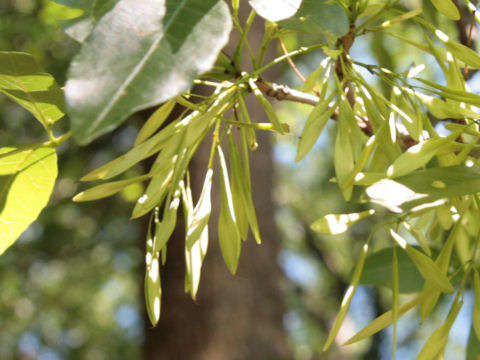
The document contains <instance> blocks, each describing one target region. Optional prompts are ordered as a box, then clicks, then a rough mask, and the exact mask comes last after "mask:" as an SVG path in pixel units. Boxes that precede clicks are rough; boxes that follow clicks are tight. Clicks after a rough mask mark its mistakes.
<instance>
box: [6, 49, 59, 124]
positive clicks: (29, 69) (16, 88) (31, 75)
mask: <svg viewBox="0 0 480 360" xmlns="http://www.w3.org/2000/svg"><path fill="white" fill-rule="evenodd" d="M0 92H1V93H3V94H5V95H7V96H8V97H9V98H11V99H12V100H13V101H15V102H16V103H18V104H19V105H21V106H23V107H24V108H25V109H27V110H28V111H30V112H31V113H32V114H33V116H35V118H36V119H37V120H38V121H40V122H41V123H42V124H43V125H44V126H45V127H49V126H50V125H51V124H53V123H54V122H55V121H56V120H58V119H60V118H61V117H62V116H63V115H64V113H65V103H64V97H63V91H62V90H61V89H60V87H59V86H58V84H57V83H56V82H55V79H54V78H53V77H52V76H51V75H50V74H47V73H45V72H44V71H43V70H42V69H41V68H40V66H39V65H38V64H37V63H36V62H35V60H34V59H33V57H32V56H31V55H29V54H25V53H19V52H9V51H0Z"/></svg>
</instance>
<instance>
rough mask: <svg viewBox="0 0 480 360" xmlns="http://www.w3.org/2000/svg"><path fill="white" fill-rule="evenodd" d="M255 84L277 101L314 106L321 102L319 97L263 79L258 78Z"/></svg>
mask: <svg viewBox="0 0 480 360" xmlns="http://www.w3.org/2000/svg"><path fill="white" fill-rule="evenodd" d="M255 84H256V85H257V86H258V89H259V90H260V91H261V92H262V93H264V94H265V95H268V96H270V97H273V98H275V99H277V100H288V101H295V102H299V103H302V104H307V105H312V106H315V105H316V104H317V103H318V102H319V101H320V98H319V97H318V96H315V95H311V94H308V93H305V92H302V91H298V90H295V89H291V88H289V87H288V86H286V85H279V84H275V83H270V82H267V81H265V80H264V79H262V78H258V79H257V81H255Z"/></svg>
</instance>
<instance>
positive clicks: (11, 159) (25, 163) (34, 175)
mask: <svg viewBox="0 0 480 360" xmlns="http://www.w3.org/2000/svg"><path fill="white" fill-rule="evenodd" d="M14 150H15V148H1V149H0V154H6V153H8V152H10V151H14ZM56 178H57V153H56V152H55V149H53V148H38V149H31V150H26V151H21V152H18V153H16V154H13V155H11V156H5V157H2V158H0V234H1V235H0V254H2V253H3V252H4V251H5V250H6V249H7V248H8V247H9V246H11V245H12V244H13V243H14V242H15V240H17V238H18V237H19V236H20V235H21V234H22V232H23V231H24V230H25V229H26V228H27V227H28V226H29V225H30V224H31V223H32V222H33V221H35V220H36V219H37V217H38V215H39V214H40V212H41V211H42V209H43V208H44V207H45V206H46V205H47V203H48V200H49V199H50V194H51V193H52V190H53V185H54V184H55V179H56Z"/></svg>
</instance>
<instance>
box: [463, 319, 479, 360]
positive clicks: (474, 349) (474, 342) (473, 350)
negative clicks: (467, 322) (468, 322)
mask: <svg viewBox="0 0 480 360" xmlns="http://www.w3.org/2000/svg"><path fill="white" fill-rule="evenodd" d="M479 357H480V341H479V340H478V339H477V337H476V336H475V331H474V330H473V327H471V328H470V336H469V337H468V344H467V357H466V360H478V359H479Z"/></svg>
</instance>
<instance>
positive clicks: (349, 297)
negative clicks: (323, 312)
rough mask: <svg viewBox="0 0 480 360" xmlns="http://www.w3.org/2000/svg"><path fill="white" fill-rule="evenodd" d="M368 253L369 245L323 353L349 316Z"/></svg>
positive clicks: (360, 261)
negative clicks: (349, 309) (348, 312)
mask: <svg viewBox="0 0 480 360" xmlns="http://www.w3.org/2000/svg"><path fill="white" fill-rule="evenodd" d="M367 253H368V243H367V244H365V245H363V249H362V253H361V254H360V257H359V258H358V261H357V264H356V266H355V270H354V272H353V276H352V281H351V283H350V286H349V287H348V289H347V291H346V293H345V295H344V296H343V300H342V304H341V305H340V311H339V312H338V315H337V318H336V319H335V323H334V324H333V326H332V329H331V330H330V333H329V334H328V338H327V340H326V341H325V345H323V351H325V350H327V349H328V348H329V347H330V345H332V343H333V340H335V337H336V336H337V334H338V332H339V331H340V327H341V326H342V323H343V320H344V319H345V316H346V315H347V311H348V308H349V306H350V302H351V301H352V298H353V295H354V294H355V291H356V289H357V286H358V283H359V281H360V276H361V275H362V271H363V266H364V264H365V258H366V256H367Z"/></svg>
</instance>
